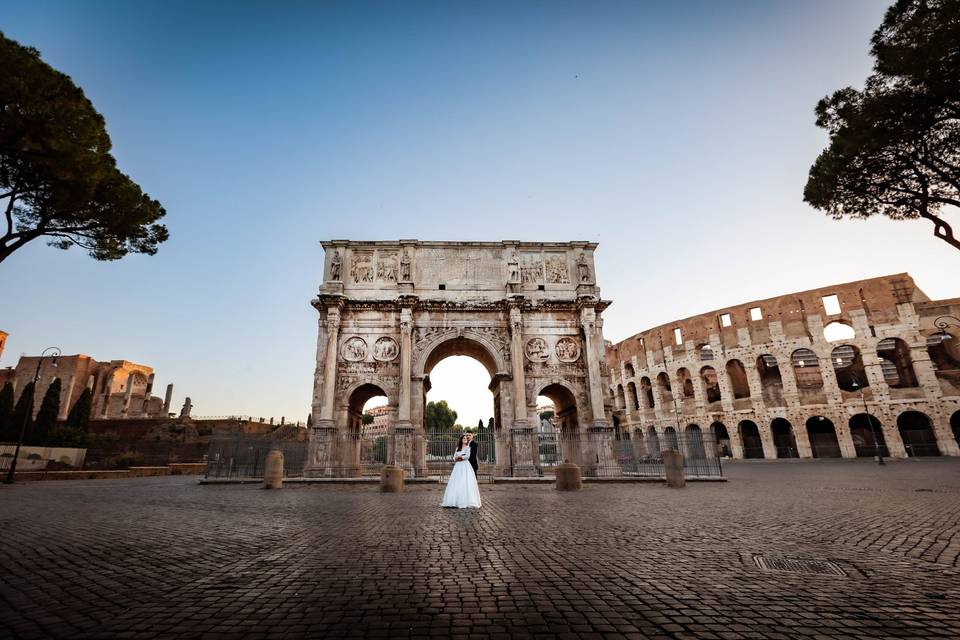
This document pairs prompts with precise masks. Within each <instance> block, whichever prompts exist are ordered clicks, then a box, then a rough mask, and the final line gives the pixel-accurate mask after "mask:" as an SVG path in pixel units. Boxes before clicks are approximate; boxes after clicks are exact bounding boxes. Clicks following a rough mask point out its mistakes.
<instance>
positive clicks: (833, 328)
mask: <svg viewBox="0 0 960 640" xmlns="http://www.w3.org/2000/svg"><path fill="white" fill-rule="evenodd" d="M823 337H824V339H826V341H827V342H842V341H846V340H853V339H854V338H856V337H857V333H856V332H855V331H854V330H853V327H851V326H850V325H848V324H845V323H843V322H831V323H830V324H828V325H827V326H825V327H824V328H823Z"/></svg>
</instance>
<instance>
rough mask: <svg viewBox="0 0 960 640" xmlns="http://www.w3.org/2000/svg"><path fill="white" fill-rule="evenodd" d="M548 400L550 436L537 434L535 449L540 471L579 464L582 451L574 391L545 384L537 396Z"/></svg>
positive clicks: (561, 385)
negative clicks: (551, 430) (550, 417)
mask: <svg viewBox="0 0 960 640" xmlns="http://www.w3.org/2000/svg"><path fill="white" fill-rule="evenodd" d="M537 396H538V397H544V398H547V399H548V400H549V401H550V402H551V403H552V404H553V425H554V428H555V430H556V432H555V433H553V434H539V435H538V439H537V443H536V447H537V466H538V468H539V469H541V470H542V469H543V468H544V467H551V466H553V465H556V464H559V463H561V462H565V461H566V462H572V463H574V464H578V465H581V464H582V462H583V448H582V447H581V440H582V437H581V436H582V432H581V429H580V417H579V415H578V413H577V399H576V398H575V397H574V395H573V392H571V391H570V389H568V388H567V387H566V386H565V385H563V384H560V383H558V382H553V383H551V384H548V385H547V386H545V387H544V388H543V389H541V390H540V391H539V393H538V394H537Z"/></svg>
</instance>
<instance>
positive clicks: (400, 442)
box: [388, 306, 427, 478]
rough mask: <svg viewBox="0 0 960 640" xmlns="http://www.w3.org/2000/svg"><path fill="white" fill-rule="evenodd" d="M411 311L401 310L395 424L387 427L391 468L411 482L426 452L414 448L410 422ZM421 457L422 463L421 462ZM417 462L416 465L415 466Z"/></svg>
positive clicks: (407, 307) (404, 307) (423, 462)
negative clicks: (405, 475) (401, 471)
mask: <svg viewBox="0 0 960 640" xmlns="http://www.w3.org/2000/svg"><path fill="white" fill-rule="evenodd" d="M412 334H413V311H412V310H411V308H410V307H409V306H403V307H401V308H400V384H399V396H398V398H397V405H398V406H397V421H396V422H395V423H394V424H393V425H392V426H391V427H390V429H389V432H388V433H389V434H390V452H391V455H390V456H389V458H388V459H389V460H390V463H391V464H394V465H397V466H399V467H403V469H404V471H405V472H406V474H407V476H409V477H411V478H414V477H416V475H417V473H416V470H417V469H418V468H419V469H421V470H422V469H425V468H426V466H427V465H426V451H425V450H424V451H422V452H421V451H420V449H422V447H417V446H415V445H416V431H415V429H414V427H413V422H411V420H410V375H411V367H412V361H413V353H412V350H413V338H412ZM421 453H422V456H423V458H424V459H423V460H420V457H421ZM415 462H416V464H414V463H415Z"/></svg>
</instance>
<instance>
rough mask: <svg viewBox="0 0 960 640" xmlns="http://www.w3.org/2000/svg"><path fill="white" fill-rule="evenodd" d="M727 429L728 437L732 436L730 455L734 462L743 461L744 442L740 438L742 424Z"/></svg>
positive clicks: (728, 426)
mask: <svg viewBox="0 0 960 640" xmlns="http://www.w3.org/2000/svg"><path fill="white" fill-rule="evenodd" d="M724 426H725V427H727V435H728V436H730V453H731V454H732V455H733V459H734V460H743V440H742V439H741V438H740V423H739V422H738V423H736V424H734V425H732V426H730V425H726V424H725V425H724Z"/></svg>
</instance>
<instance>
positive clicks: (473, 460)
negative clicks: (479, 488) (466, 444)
mask: <svg viewBox="0 0 960 640" xmlns="http://www.w3.org/2000/svg"><path fill="white" fill-rule="evenodd" d="M470 466H471V467H473V472H474V473H476V472H477V467H479V466H480V465H478V464H477V443H476V442H475V441H473V440H471V441H470Z"/></svg>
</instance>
